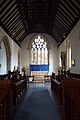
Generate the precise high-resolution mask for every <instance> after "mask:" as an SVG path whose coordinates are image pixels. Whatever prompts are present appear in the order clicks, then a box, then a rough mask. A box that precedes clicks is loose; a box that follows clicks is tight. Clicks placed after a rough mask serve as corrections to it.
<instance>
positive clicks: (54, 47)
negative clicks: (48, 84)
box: [21, 33, 58, 74]
mask: <svg viewBox="0 0 80 120" xmlns="http://www.w3.org/2000/svg"><path fill="white" fill-rule="evenodd" d="M35 35H36V33H33V34H30V35H28V36H27V37H26V38H25V39H24V41H23V42H22V43H21V66H25V67H26V70H27V74H29V73H30V71H29V65H30V49H29V47H30V46H29V43H30V41H31V40H32V39H33V38H34V36H35ZM41 35H42V36H45V38H46V39H47V40H48V42H49V44H50V49H49V64H50V67H49V74H51V73H52V72H55V73H57V70H58V44H57V42H56V41H55V40H54V39H53V38H52V37H51V36H50V35H48V34H44V33H42V34H41Z"/></svg>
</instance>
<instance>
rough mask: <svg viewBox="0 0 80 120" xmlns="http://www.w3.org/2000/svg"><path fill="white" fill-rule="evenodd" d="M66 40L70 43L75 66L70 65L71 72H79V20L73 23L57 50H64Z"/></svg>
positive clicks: (65, 48)
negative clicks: (73, 25) (71, 28)
mask: <svg viewBox="0 0 80 120" xmlns="http://www.w3.org/2000/svg"><path fill="white" fill-rule="evenodd" d="M68 41H70V43H71V48H72V59H74V60H75V66H72V67H71V72H73V73H77V74H78V73H79V74H80V21H79V22H78V23H77V24H76V25H75V27H74V28H73V30H72V31H71V32H70V34H69V35H68V36H67V38H66V39H65V41H64V42H63V43H62V44H61V45H60V47H59V50H62V51H66V50H67V44H68ZM66 52H67V51H66Z"/></svg>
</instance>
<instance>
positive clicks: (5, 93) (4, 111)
mask: <svg viewBox="0 0 80 120" xmlns="http://www.w3.org/2000/svg"><path fill="white" fill-rule="evenodd" d="M0 120H10V82H9V80H0Z"/></svg>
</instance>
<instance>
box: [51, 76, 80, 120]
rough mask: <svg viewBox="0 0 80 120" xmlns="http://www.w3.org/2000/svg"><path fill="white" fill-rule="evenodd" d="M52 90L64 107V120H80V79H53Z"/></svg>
mask: <svg viewBox="0 0 80 120" xmlns="http://www.w3.org/2000/svg"><path fill="white" fill-rule="evenodd" d="M51 89H52V90H53V91H54V94H55V96H56V97H57V98H58V101H59V104H60V105H61V107H62V110H63V118H62V120H80V79H76V78H75V79H73V78H65V77H64V76H63V77H62V81H61V82H59V81H57V80H55V79H51Z"/></svg>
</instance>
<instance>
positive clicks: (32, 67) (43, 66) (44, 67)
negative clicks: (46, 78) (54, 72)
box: [30, 64, 49, 72]
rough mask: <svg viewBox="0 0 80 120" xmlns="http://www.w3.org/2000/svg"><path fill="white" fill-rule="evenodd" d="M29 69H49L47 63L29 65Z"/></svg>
mask: <svg viewBox="0 0 80 120" xmlns="http://www.w3.org/2000/svg"><path fill="white" fill-rule="evenodd" d="M31 71H49V64H47V65H45V64H43V65H30V72H31Z"/></svg>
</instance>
